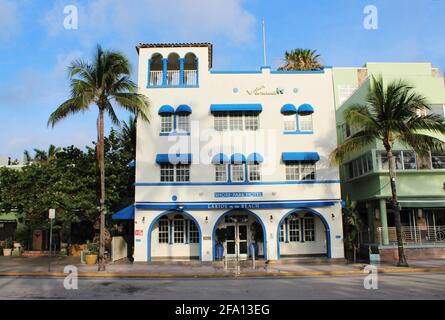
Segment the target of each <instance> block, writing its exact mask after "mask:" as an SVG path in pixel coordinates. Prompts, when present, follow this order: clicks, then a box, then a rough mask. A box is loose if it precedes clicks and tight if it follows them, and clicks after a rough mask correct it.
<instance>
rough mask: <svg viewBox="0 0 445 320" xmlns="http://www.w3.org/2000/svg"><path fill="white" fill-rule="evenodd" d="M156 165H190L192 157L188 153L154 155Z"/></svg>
mask: <svg viewBox="0 0 445 320" xmlns="http://www.w3.org/2000/svg"><path fill="white" fill-rule="evenodd" d="M156 163H171V164H179V163H180V164H190V163H192V155H191V154H190V153H184V154H167V153H165V154H158V155H156Z"/></svg>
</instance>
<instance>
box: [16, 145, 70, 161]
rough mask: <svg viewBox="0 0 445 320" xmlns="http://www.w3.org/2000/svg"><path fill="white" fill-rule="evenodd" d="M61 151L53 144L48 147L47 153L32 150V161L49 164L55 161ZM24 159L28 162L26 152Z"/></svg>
mask: <svg viewBox="0 0 445 320" xmlns="http://www.w3.org/2000/svg"><path fill="white" fill-rule="evenodd" d="M61 150H62V149H61V148H59V147H56V146H55V145H53V144H50V145H49V148H48V151H45V150H40V149H34V152H35V156H34V160H36V161H37V162H50V161H53V160H55V159H56V157H57V154H58V153H59V152H60V151H61ZM25 158H26V160H29V158H30V155H29V152H28V151H25Z"/></svg>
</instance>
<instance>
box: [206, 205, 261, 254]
mask: <svg viewBox="0 0 445 320" xmlns="http://www.w3.org/2000/svg"><path fill="white" fill-rule="evenodd" d="M212 239H213V250H212V251H213V260H216V257H217V253H216V247H217V243H218V242H220V243H222V244H223V246H224V255H226V256H227V257H228V258H234V259H246V258H248V255H249V245H250V244H252V243H256V244H257V246H258V251H259V252H258V256H259V257H264V259H266V260H267V233H266V228H265V226H264V223H263V221H262V220H261V218H260V217H259V216H258V215H257V214H255V213H254V212H252V211H250V210H246V209H232V210H229V211H227V212H225V213H224V214H222V215H221V216H220V217H219V218H218V220H217V221H216V223H215V225H214V227H213V232H212Z"/></svg>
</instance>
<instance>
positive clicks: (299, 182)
mask: <svg viewBox="0 0 445 320" xmlns="http://www.w3.org/2000/svg"><path fill="white" fill-rule="evenodd" d="M338 183H340V180H302V181H269V182H265V181H255V182H230V181H229V182H227V183H224V182H136V183H135V184H134V185H135V186H136V187H155V186H218V185H230V186H233V185H246V184H247V185H285V184H338Z"/></svg>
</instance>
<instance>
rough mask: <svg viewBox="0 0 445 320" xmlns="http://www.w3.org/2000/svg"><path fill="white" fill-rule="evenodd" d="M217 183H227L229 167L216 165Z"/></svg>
mask: <svg viewBox="0 0 445 320" xmlns="http://www.w3.org/2000/svg"><path fill="white" fill-rule="evenodd" d="M215 181H216V182H226V181H227V165H225V164H216V165H215Z"/></svg>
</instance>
